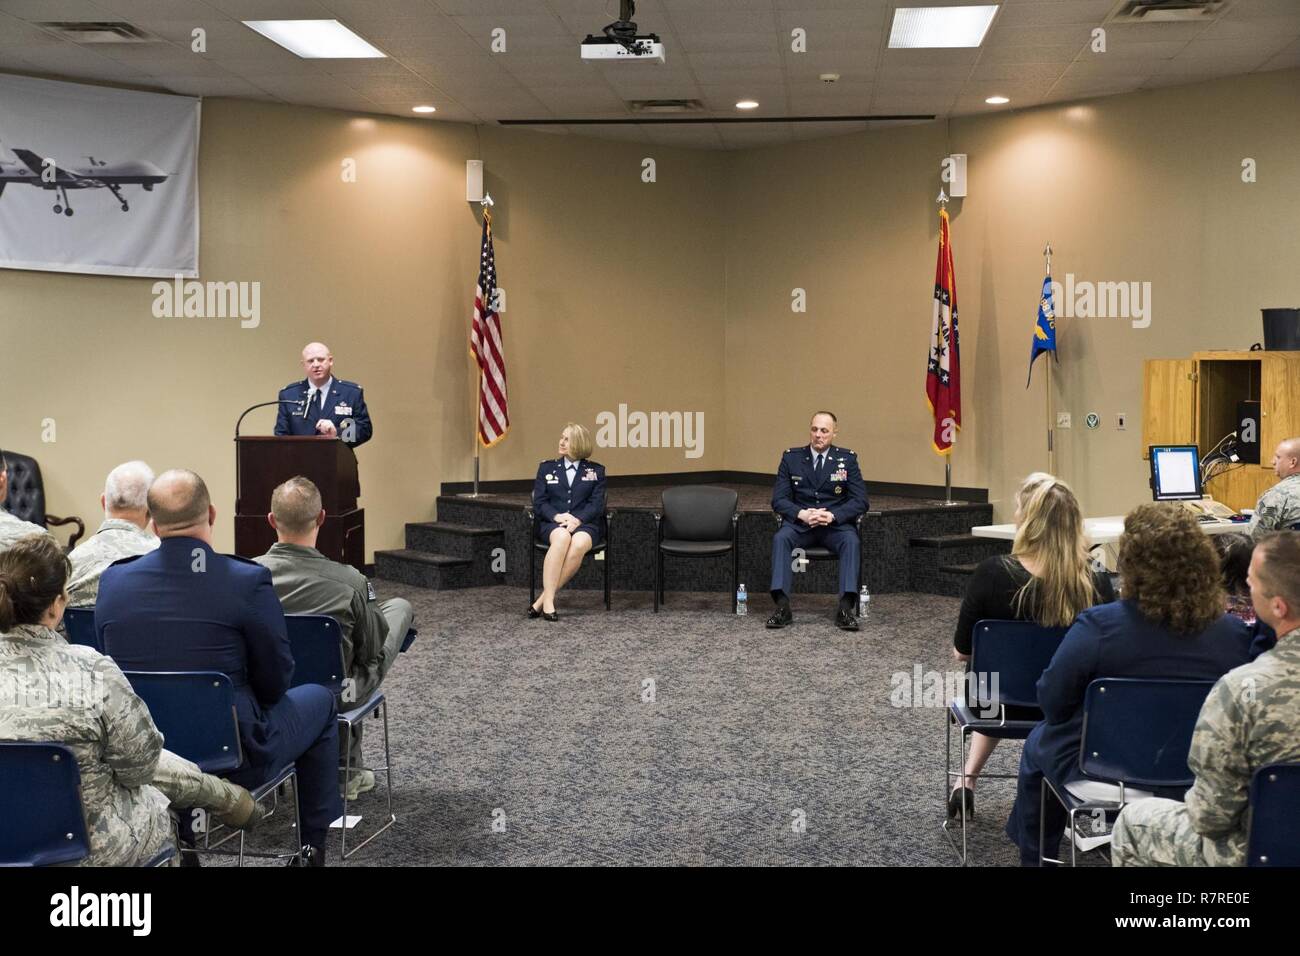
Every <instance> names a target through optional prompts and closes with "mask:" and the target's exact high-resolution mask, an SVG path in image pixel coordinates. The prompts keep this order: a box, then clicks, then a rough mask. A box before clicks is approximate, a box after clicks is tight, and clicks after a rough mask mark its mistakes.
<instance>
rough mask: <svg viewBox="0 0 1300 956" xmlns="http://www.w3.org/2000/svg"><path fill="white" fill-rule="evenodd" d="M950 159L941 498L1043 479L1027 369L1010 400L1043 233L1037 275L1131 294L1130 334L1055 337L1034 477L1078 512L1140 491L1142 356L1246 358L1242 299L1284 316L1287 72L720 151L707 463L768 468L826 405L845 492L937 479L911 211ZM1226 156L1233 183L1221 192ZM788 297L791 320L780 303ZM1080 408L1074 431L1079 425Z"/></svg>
mask: <svg viewBox="0 0 1300 956" xmlns="http://www.w3.org/2000/svg"><path fill="white" fill-rule="evenodd" d="M960 152H964V153H967V154H968V155H969V181H970V184H969V191H970V194H969V196H968V197H967V198H966V199H964V200H957V201H954V202H953V203H951V204H950V213H951V215H952V236H953V244H954V251H955V259H956V269H957V290H958V303H959V312H960V329H961V344H962V352H961V354H962V381H963V389H962V394H963V422H964V431H963V433H962V435H961V437H960V438H959V440H958V443H957V450H956V452H955V454H954V456H953V480H954V484H957V485H973V486H978V487H988V488H989V490H990V496H991V497H992V498H993V499H995V500H997V501H999V502H1001V501H1003V500H1005V499H1006V498H1007V496H1008V495H1009V494H1010V493H1011V492H1012V491H1013V490H1014V487H1015V484H1016V482H1017V481H1018V480H1019V478H1021V477H1023V476H1024V475H1025V474H1026V473H1027V472H1029V471H1031V470H1034V469H1038V468H1045V467H1046V466H1047V453H1046V440H1045V426H1044V422H1045V408H1044V402H1045V382H1044V376H1043V372H1044V366H1045V363H1046V361H1047V359H1046V358H1040V359H1039V361H1038V363H1037V366H1036V370H1035V374H1034V384H1033V386H1032V387H1031V388H1030V389H1029V391H1027V392H1026V390H1025V374H1026V366H1027V360H1028V353H1029V336H1030V331H1031V327H1032V323H1033V321H1034V316H1035V311H1036V308H1037V298H1038V290H1039V287H1040V283H1041V282H1042V275H1043V273H1042V267H1043V260H1042V255H1041V253H1042V249H1043V246H1044V244H1045V243H1046V242H1047V241H1048V240H1050V241H1051V243H1052V246H1053V249H1054V252H1055V255H1054V261H1053V273H1054V277H1055V278H1057V279H1060V280H1064V277H1065V274H1066V273H1067V272H1073V273H1074V275H1075V278H1076V280H1092V281H1119V280H1137V281H1149V282H1150V283H1151V287H1152V306H1153V308H1152V314H1151V324H1150V327H1149V328H1144V329H1139V328H1134V327H1133V326H1132V324H1131V322H1130V321H1128V320H1124V319H1098V318H1091V319H1082V318H1081V319H1070V318H1063V319H1061V320H1060V322H1059V324H1058V341H1059V346H1060V352H1061V357H1062V361H1061V364H1060V366H1059V372H1058V374H1057V376H1056V381H1055V383H1054V384H1055V391H1056V395H1057V397H1056V403H1057V406H1058V407H1059V408H1060V409H1063V410H1069V411H1070V412H1072V414H1073V417H1074V427H1073V428H1072V429H1071V430H1069V431H1064V432H1058V436H1059V437H1058V445H1057V447H1058V457H1057V471H1058V472H1059V473H1060V474H1062V475H1063V476H1064V477H1066V478H1067V479H1068V480H1069V481H1071V482H1072V483H1073V484H1074V485H1075V487H1076V489H1077V490H1078V492H1079V494H1080V496H1081V499H1082V501H1083V504H1084V507H1085V510H1087V511H1088V512H1089V513H1093V514H1104V513H1113V512H1122V511H1124V510H1127V509H1128V508H1129V507H1131V506H1132V505H1133V504H1135V503H1137V502H1138V501H1140V500H1142V499H1145V498H1148V496H1149V491H1148V490H1147V487H1146V478H1147V471H1146V466H1145V464H1144V462H1142V460H1141V458H1140V454H1141V441H1142V430H1141V411H1142V378H1141V376H1142V360H1143V359H1145V358H1157V357H1177V356H1187V355H1190V354H1191V353H1192V352H1193V351H1195V350H1198V349H1213V348H1247V347H1249V345H1250V344H1251V343H1252V342H1256V341H1259V340H1260V339H1261V338H1262V331H1261V323H1260V314H1259V309H1260V308H1261V307H1265V306H1294V305H1297V304H1300V280H1298V279H1297V273H1298V267H1300V233H1298V231H1297V228H1296V225H1295V218H1294V216H1293V215H1292V214H1291V213H1290V212H1289V211H1288V210H1289V205H1290V204H1289V201H1288V199H1287V196H1288V194H1289V192H1290V189H1291V186H1292V184H1294V183H1296V182H1298V181H1300V72H1297V71H1294V70H1292V71H1286V72H1277V73H1270V74H1264V75H1259V76H1253V77H1238V78H1231V79H1225V80H1220V81H1215V82H1211V83H1205V84H1200V85H1196V86H1189V87H1182V88H1175V89H1165V90H1159V91H1153V92H1144V93H1136V94H1131V95H1125V96H1116V97H1109V98H1105V99H1100V100H1093V101H1088V102H1083V103H1078V104H1074V105H1069V106H1059V107H1044V108H1041V109H1034V110H1029V111H1025V112H1020V113H1003V114H999V115H996V116H989V117H978V118H968V119H961V120H954V121H952V122H951V123H935V124H930V125H926V126H919V127H911V128H904V129H891V130H882V131H878V132H874V133H867V134H860V135H852V136H843V137H839V138H835V139H829V140H822V141H818V142H811V143H805V144H796V145H791V146H786V147H780V148H769V149H760V150H751V151H748V152H744V153H738V154H735V155H734V160H733V166H732V168H731V170H730V174H729V176H728V188H729V202H728V205H729V208H730V209H731V211H732V221H731V223H730V224H729V227H728V230H727V290H728V297H727V304H728V309H727V346H726V347H727V379H726V382H727V389H726V390H727V396H726V408H727V418H728V430H727V463H728V466H729V467H731V468H738V469H746V470H768V469H771V468H773V467H774V463H775V461H776V448H775V446H776V445H779V444H780V443H781V442H782V441H787V440H788V441H789V443H791V444H794V443H797V442H799V441H801V440H802V439H803V437H804V429H805V427H806V421H807V416H808V411H809V410H811V409H813V408H817V407H829V408H831V409H832V410H834V411H836V412H837V414H839V416H840V418H841V441H842V443H843V444H845V445H846V446H848V447H851V448H855V449H857V450H858V451H859V452H860V454H861V457H862V460H863V471H864V472H865V474H866V476H867V477H868V478H876V479H882V480H892V481H911V482H922V483H930V484H942V482H943V465H942V459H941V458H939V457H938V456H937V455H935V454H934V453H933V452H932V451H930V450H929V436H930V427H929V410H928V408H927V406H926V403H925V396H924V368H925V360H926V348H927V343H928V337H929V332H930V323H931V290H932V287H933V281H934V262H935V251H936V243H937V228H938V226H937V214H936V207H935V204H934V201H933V200H934V197H935V195H936V194H937V192H938V189H939V185H940V181H939V164H940V162H941V160H942V158H943V157H944V156H946V155H948V154H949V153H960ZM1245 157H1250V158H1253V159H1255V160H1256V161H1257V163H1258V181H1257V182H1256V183H1253V184H1246V183H1243V182H1242V179H1241V171H1242V170H1241V162H1242V160H1243V158H1245ZM795 287H800V288H805V289H806V290H807V296H808V312H807V314H804V315H799V314H794V313H792V311H791V308H790V302H791V290H792V289H793V288H795ZM1061 308H1062V307H1061V304H1060V303H1058V312H1059V311H1061ZM774 383H781V384H780V386H779V387H776V388H774V387H773V384H774ZM1090 411H1095V412H1097V413H1098V414H1100V415H1101V416H1102V419H1103V425H1102V427H1101V428H1099V429H1098V430H1096V431H1089V430H1088V429H1086V428H1084V427H1083V419H1084V416H1085V415H1086V413H1087V412H1090ZM1118 412H1127V413H1128V415H1129V427H1128V429H1127V430H1126V431H1122V432H1121V431H1117V430H1116V428H1115V415H1116V413H1118ZM774 433H775V434H776V435H779V436H783V437H781V438H780V439H778V440H776V441H774V439H773V435H774ZM999 510H1000V513H1001V514H1002V515H1003V516H1006V515H1007V513H1008V512H1007V509H1006V508H1005V507H1001V508H1000V509H999ZM1008 520H1009V519H1008Z"/></svg>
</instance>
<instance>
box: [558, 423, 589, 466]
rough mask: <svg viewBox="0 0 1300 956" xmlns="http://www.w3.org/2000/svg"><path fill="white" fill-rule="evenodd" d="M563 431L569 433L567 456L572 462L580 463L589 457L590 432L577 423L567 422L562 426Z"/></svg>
mask: <svg viewBox="0 0 1300 956" xmlns="http://www.w3.org/2000/svg"><path fill="white" fill-rule="evenodd" d="M564 431H566V432H568V433H569V455H570V456H571V457H572V458H573V460H574V461H582V459H584V458H590V457H591V449H592V444H591V432H589V431H587V429H586V428H585V427H583V426H582V425H579V424H578V423H577V422H569V423H568V424H567V425H565V426H564Z"/></svg>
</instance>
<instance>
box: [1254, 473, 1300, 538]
mask: <svg viewBox="0 0 1300 956" xmlns="http://www.w3.org/2000/svg"><path fill="white" fill-rule="evenodd" d="M1298 521H1300V472H1296V473H1295V474H1294V475H1287V476H1286V477H1285V478H1283V479H1282V480H1281V481H1279V482H1278V483H1277V484H1276V485H1274V486H1273V487H1272V488H1270V489H1268V491H1266V492H1264V493H1263V494H1262V495H1260V496H1259V501H1258V503H1256V505H1255V514H1254V516H1253V517H1252V518H1251V519H1250V529H1249V530H1250V535H1251V537H1253V538H1258V537H1259V536H1260V535H1262V534H1264V533H1265V532H1266V531H1285V530H1287V529H1288V528H1290V527H1291V526H1292V525H1293V524H1295V523H1296V522H1298Z"/></svg>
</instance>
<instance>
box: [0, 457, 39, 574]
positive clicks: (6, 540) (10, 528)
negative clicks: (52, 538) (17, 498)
mask: <svg viewBox="0 0 1300 956" xmlns="http://www.w3.org/2000/svg"><path fill="white" fill-rule="evenodd" d="M8 497H9V465H8V463H7V462H6V461H5V456H4V452H3V451H0V552H4V551H7V550H9V549H10V548H12V547H13V545H14V542H15V541H17V540H18V539H19V538H25V537H27V536H28V535H29V534H49V532H48V531H46V530H45V529H44V528H42V527H41V526H40V525H38V524H32V523H31V522H30V521H24V520H23V519H22V518H17V517H14V516H13V515H11V514H10V513H9V512H7V511H5V508H4V504H5V499H6V498H8Z"/></svg>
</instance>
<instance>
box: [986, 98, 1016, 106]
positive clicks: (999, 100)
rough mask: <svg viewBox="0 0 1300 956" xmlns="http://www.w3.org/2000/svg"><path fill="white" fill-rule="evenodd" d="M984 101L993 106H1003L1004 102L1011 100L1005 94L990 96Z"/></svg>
mask: <svg viewBox="0 0 1300 956" xmlns="http://www.w3.org/2000/svg"><path fill="white" fill-rule="evenodd" d="M984 102H985V103H988V104H990V105H992V106H1001V105H1002V104H1003V103H1010V102H1011V101H1010V100H1009V99H1007V98H1006V97H1005V96H990V97H989V98H988V99H986V100H985V101H984Z"/></svg>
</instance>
